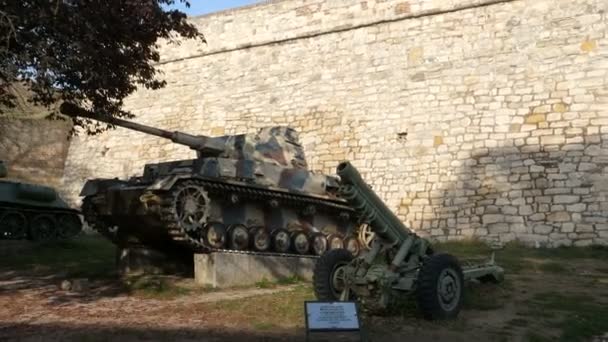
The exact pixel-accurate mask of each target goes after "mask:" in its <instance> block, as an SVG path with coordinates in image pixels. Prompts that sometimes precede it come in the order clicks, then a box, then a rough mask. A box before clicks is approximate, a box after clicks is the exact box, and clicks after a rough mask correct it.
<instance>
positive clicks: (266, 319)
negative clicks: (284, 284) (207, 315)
mask: <svg viewBox="0 0 608 342" xmlns="http://www.w3.org/2000/svg"><path fill="white" fill-rule="evenodd" d="M313 299H314V294H313V292H312V287H311V286H309V285H304V284H302V285H298V286H296V287H295V288H294V289H293V290H291V291H284V292H278V293H274V294H269V295H262V296H256V297H251V298H247V299H244V300H243V299H239V300H226V301H220V302H216V303H206V304H201V305H202V307H201V311H203V312H208V311H215V312H217V311H221V312H223V313H224V314H225V315H228V316H230V317H231V319H232V320H233V321H239V322H248V323H249V324H250V325H251V327H253V328H254V329H257V330H267V329H270V328H276V327H281V326H293V324H294V322H298V326H303V324H304V301H306V300H313Z"/></svg>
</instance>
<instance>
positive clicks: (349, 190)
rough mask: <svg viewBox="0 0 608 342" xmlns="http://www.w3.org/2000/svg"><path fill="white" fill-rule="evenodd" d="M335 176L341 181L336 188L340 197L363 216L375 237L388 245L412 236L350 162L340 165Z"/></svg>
mask: <svg viewBox="0 0 608 342" xmlns="http://www.w3.org/2000/svg"><path fill="white" fill-rule="evenodd" d="M337 174H338V176H340V180H341V185H340V187H339V188H338V193H339V194H340V197H342V198H344V199H345V200H346V201H347V202H348V203H349V204H350V205H351V206H352V207H353V209H355V211H357V212H358V213H360V214H361V215H362V216H363V217H362V218H363V220H364V221H365V222H366V223H367V224H369V226H370V227H371V229H372V230H373V231H374V232H375V233H376V235H377V236H379V237H380V238H382V239H384V240H385V241H387V242H390V243H403V242H404V241H406V240H407V239H408V237H410V235H412V232H411V231H410V230H409V229H408V228H407V227H406V226H405V225H404V224H403V223H402V222H401V220H399V218H398V217H397V216H395V214H393V213H392V212H391V210H390V209H389V208H387V207H386V205H385V204H384V202H382V200H381V199H380V198H379V197H378V195H376V193H374V191H373V190H372V189H371V188H370V187H369V185H367V184H366V183H365V181H363V179H362V178H361V175H360V174H359V171H357V169H356V168H355V167H354V166H353V165H352V164H351V163H350V162H342V163H340V164H339V165H338V168H337Z"/></svg>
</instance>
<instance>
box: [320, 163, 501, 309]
mask: <svg viewBox="0 0 608 342" xmlns="http://www.w3.org/2000/svg"><path fill="white" fill-rule="evenodd" d="M337 174H338V175H339V176H340V179H341V181H340V187H339V189H338V193H339V195H340V197H341V198H343V199H345V200H346V201H347V202H348V203H349V205H350V206H351V207H352V208H353V209H354V210H355V212H356V213H357V215H358V217H359V220H360V221H361V222H362V223H366V224H368V225H369V227H370V228H371V230H372V231H373V232H374V233H375V238H374V240H373V241H372V247H371V249H370V250H369V251H368V252H367V253H365V254H363V255H361V256H359V257H357V258H355V257H354V256H353V255H351V254H350V253H349V252H348V251H346V250H330V251H328V252H327V253H325V254H324V255H323V256H321V258H320V259H319V261H318V262H317V264H316V266H315V270H314V280H313V283H314V289H315V294H316V296H317V298H318V299H320V300H329V301H334V300H348V299H352V298H357V299H359V300H360V301H361V302H362V303H363V304H364V306H366V307H368V308H371V309H374V310H375V309H384V308H386V307H388V306H389V304H390V303H391V302H393V301H394V299H395V298H396V297H402V296H408V295H414V296H415V298H416V301H417V304H418V307H419V309H420V310H421V311H422V313H423V315H424V317H425V318H427V319H447V318H454V317H456V316H457V315H458V313H459V311H460V309H461V306H462V303H463V297H464V292H463V291H464V282H465V281H466V280H470V279H478V280H480V281H494V282H500V281H502V279H503V277H504V271H503V269H502V268H501V267H499V266H497V265H496V264H494V260H493V259H494V258H493V257H492V259H491V260H490V261H489V262H487V263H485V264H479V265H468V266H465V267H462V266H461V265H460V263H459V261H458V259H456V258H455V257H454V256H452V255H449V254H444V253H435V252H434V251H433V249H432V248H431V246H430V244H429V243H428V242H427V241H426V240H425V239H422V238H420V237H418V236H417V235H416V234H414V233H413V232H412V231H410V230H409V229H407V227H405V225H404V224H403V223H402V222H401V221H400V220H399V219H398V218H397V217H396V216H395V215H394V214H393V213H392V212H391V211H390V210H389V209H388V208H387V207H386V206H385V205H384V203H383V202H382V200H380V198H379V197H378V196H377V195H376V194H375V193H374V192H373V191H372V190H371V188H370V187H369V186H368V185H367V184H366V183H365V182H364V181H363V179H362V178H361V175H360V174H359V172H358V171H357V170H356V169H355V168H354V166H352V165H351V164H350V163H349V162H343V163H341V164H340V165H339V166H338V168H337Z"/></svg>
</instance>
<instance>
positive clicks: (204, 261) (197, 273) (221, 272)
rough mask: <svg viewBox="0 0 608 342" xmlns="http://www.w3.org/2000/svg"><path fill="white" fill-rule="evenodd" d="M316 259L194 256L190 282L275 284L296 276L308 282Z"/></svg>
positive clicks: (247, 255)
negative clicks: (193, 280)
mask: <svg viewBox="0 0 608 342" xmlns="http://www.w3.org/2000/svg"><path fill="white" fill-rule="evenodd" d="M316 260H317V258H314V257H305V256H302V257H299V256H287V257H285V256H267V255H253V254H239V253H211V254H195V255H194V279H195V282H196V283H197V284H200V285H205V286H211V287H214V288H215V287H222V288H223V287H233V286H247V285H254V284H255V283H257V282H260V281H262V280H268V281H277V280H280V279H285V278H289V277H294V276H297V277H298V278H301V279H304V280H312V273H313V269H314V266H315V262H316Z"/></svg>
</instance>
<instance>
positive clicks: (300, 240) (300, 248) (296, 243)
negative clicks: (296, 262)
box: [291, 230, 310, 255]
mask: <svg viewBox="0 0 608 342" xmlns="http://www.w3.org/2000/svg"><path fill="white" fill-rule="evenodd" d="M291 246H292V247H293V250H294V251H295V252H296V253H298V254H302V255H304V254H308V252H309V251H310V241H309V240H308V235H307V234H306V232H303V231H301V230H299V231H295V232H293V233H291Z"/></svg>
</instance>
